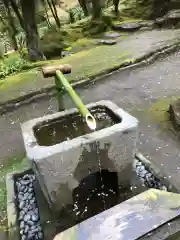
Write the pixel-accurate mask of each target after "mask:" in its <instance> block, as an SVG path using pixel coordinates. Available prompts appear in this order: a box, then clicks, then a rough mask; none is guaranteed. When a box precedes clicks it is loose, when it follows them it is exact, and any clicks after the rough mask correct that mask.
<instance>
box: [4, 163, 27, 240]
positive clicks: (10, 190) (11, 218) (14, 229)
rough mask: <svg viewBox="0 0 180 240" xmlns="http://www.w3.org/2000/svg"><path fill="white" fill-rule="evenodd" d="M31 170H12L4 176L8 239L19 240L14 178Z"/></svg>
mask: <svg viewBox="0 0 180 240" xmlns="http://www.w3.org/2000/svg"><path fill="white" fill-rule="evenodd" d="M29 172H32V170H31V168H27V169H24V170H22V171H14V172H11V173H8V174H7V176H6V191H7V219H8V239H9V240H19V239H20V233H19V224H18V212H17V202H16V191H15V180H16V178H17V177H19V176H21V175H24V174H26V173H29Z"/></svg>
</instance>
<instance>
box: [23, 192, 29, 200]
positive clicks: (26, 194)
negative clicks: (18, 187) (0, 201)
mask: <svg viewBox="0 0 180 240" xmlns="http://www.w3.org/2000/svg"><path fill="white" fill-rule="evenodd" d="M28 196H29V193H27V192H26V193H25V194H24V197H23V199H24V200H28Z"/></svg>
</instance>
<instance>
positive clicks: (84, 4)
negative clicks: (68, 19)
mask: <svg viewBox="0 0 180 240" xmlns="http://www.w3.org/2000/svg"><path fill="white" fill-rule="evenodd" d="M79 5H80V6H81V8H82V10H83V12H84V15H85V16H88V15H89V13H88V8H87V2H86V0H79Z"/></svg>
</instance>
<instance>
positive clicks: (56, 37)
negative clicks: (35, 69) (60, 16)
mask: <svg viewBox="0 0 180 240" xmlns="http://www.w3.org/2000/svg"><path fill="white" fill-rule="evenodd" d="M41 47H42V51H43V53H44V55H45V56H46V58H47V59H51V58H54V57H61V53H62V50H63V49H64V48H65V47H67V45H66V44H65V43H64V38H63V34H62V32H61V31H59V30H57V29H55V28H52V29H49V30H48V31H47V32H46V33H45V34H44V36H43V37H42V38H41Z"/></svg>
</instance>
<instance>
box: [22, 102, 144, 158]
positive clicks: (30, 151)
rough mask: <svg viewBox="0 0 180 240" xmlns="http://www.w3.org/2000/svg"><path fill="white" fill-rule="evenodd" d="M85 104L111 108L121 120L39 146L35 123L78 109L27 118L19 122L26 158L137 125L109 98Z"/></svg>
mask: <svg viewBox="0 0 180 240" xmlns="http://www.w3.org/2000/svg"><path fill="white" fill-rule="evenodd" d="M86 106H87V108H92V107H98V106H102V107H106V108H108V109H109V110H111V111H112V112H113V113H114V114H116V115H117V116H118V118H120V119H121V122H120V123H118V124H115V125H113V126H111V127H108V128H105V129H102V130H99V131H96V132H92V133H89V134H86V135H83V136H79V137H76V138H73V139H71V140H68V141H64V142H61V143H59V144H55V145H53V146H40V145H39V144H38V142H37V140H36V137H35V134H34V131H33V129H34V128H35V127H36V126H37V125H39V124H41V123H43V122H48V121H51V120H52V119H56V118H60V117H64V116H66V115H69V114H73V113H77V112H78V110H77V109H76V108H72V109H68V110H65V111H62V112H57V113H54V114H51V115H46V116H43V117H40V118H35V119H32V120H29V121H27V122H25V123H23V124H21V131H22V135H23V141H24V146H25V149H26V154H27V157H28V159H36V160H37V161H38V160H41V159H43V158H45V157H48V156H49V155H53V154H56V153H59V152H61V151H67V150H68V149H69V148H73V147H74V146H77V145H80V144H82V142H83V143H89V142H91V141H93V140H94V139H99V138H101V137H102V134H103V135H109V133H110V132H117V131H121V132H127V131H131V130H132V129H134V128H137V127H138V124H139V121H138V120H137V119H136V118H135V117H133V116H132V115H130V114H129V113H127V112H126V111H124V110H123V109H122V108H119V107H118V106H117V105H116V104H114V103H113V102H111V101H109V100H102V101H98V102H95V103H90V104H87V105H86Z"/></svg>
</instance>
